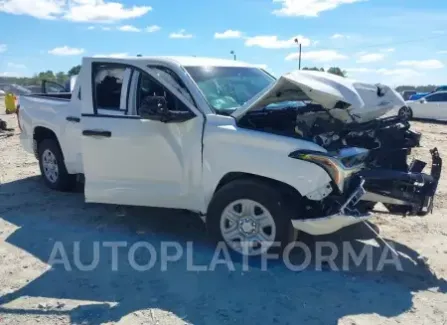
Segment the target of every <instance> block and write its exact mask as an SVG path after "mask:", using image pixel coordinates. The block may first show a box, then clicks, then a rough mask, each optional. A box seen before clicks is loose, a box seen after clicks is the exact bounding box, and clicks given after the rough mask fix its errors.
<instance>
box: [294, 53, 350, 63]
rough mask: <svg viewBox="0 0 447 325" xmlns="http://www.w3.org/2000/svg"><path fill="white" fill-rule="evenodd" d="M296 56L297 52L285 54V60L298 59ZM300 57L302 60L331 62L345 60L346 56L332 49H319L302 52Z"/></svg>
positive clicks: (297, 55)
mask: <svg viewBox="0 0 447 325" xmlns="http://www.w3.org/2000/svg"><path fill="white" fill-rule="evenodd" d="M298 58H299V54H298V53H291V54H289V55H287V56H286V60H287V61H292V60H298ZM301 58H302V59H303V60H309V61H314V62H331V61H337V60H345V59H347V58H348V57H347V56H346V55H343V54H340V53H338V52H337V51H334V50H321V51H306V52H303V53H302V55H301Z"/></svg>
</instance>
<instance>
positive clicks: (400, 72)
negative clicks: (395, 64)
mask: <svg viewBox="0 0 447 325" xmlns="http://www.w3.org/2000/svg"><path fill="white" fill-rule="evenodd" d="M376 72H377V73H378V74H382V75H384V76H400V77H404V76H406V77H408V76H412V77H413V76H419V75H421V73H420V72H418V71H416V70H413V69H385V68H382V69H378V70H376Z"/></svg>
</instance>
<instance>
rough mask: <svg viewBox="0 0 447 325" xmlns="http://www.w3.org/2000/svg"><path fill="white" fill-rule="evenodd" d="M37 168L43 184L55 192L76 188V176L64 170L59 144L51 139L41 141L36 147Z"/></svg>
mask: <svg viewBox="0 0 447 325" xmlns="http://www.w3.org/2000/svg"><path fill="white" fill-rule="evenodd" d="M38 157H39V167H40V172H41V174H42V177H43V180H44V182H45V184H46V185H47V186H48V187H49V188H51V189H53V190H57V191H70V190H72V189H73V188H74V187H75V186H76V175H70V174H69V173H68V172H67V169H66V168H65V162H64V158H63V156H62V152H61V149H60V148H59V144H58V143H57V142H56V141H55V140H53V139H46V140H43V141H42V142H41V143H39V145H38Z"/></svg>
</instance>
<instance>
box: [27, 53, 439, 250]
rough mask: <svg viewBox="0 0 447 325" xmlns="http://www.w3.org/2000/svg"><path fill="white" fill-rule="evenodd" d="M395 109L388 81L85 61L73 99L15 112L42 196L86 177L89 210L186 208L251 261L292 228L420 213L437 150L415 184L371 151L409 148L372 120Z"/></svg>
mask: <svg viewBox="0 0 447 325" xmlns="http://www.w3.org/2000/svg"><path fill="white" fill-rule="evenodd" d="M299 101H302V102H303V104H300V105H296V104H294V103H296V102H299ZM403 105H404V102H403V100H402V98H401V96H400V95H399V94H397V93H396V92H395V91H394V90H392V89H391V88H389V87H387V86H384V85H371V84H365V83H359V82H356V81H353V80H349V79H345V78H341V77H338V76H334V75H331V74H327V73H323V72H302V71H294V72H291V73H288V74H285V75H284V76H282V77H280V78H278V79H275V78H273V77H272V76H271V75H269V74H268V73H266V72H265V71H264V70H262V69H260V68H259V67H256V66H253V65H250V64H246V63H242V62H238V61H232V60H220V59H210V58H196V57H147V58H143V57H141V58H126V59H112V58H84V59H83V61H82V69H81V72H80V74H79V76H78V78H77V81H76V85H75V87H74V89H73V91H72V92H71V93H64V92H61V93H45V94H33V95H29V96H21V97H20V108H19V110H18V117H19V125H20V127H21V130H22V132H21V136H20V137H21V141H22V145H23V147H24V148H25V149H26V150H27V151H29V152H32V153H34V154H35V155H36V157H37V159H38V160H39V166H40V169H41V173H42V177H43V179H44V181H45V183H46V184H47V186H48V187H50V188H52V189H56V190H70V189H71V188H73V186H74V183H75V179H76V176H77V175H79V174H83V175H84V176H85V191H84V192H85V194H84V195H85V200H86V202H96V203H106V204H119V205H137V206H152V207H163V208H175V209H185V210H190V211H193V212H195V213H197V214H198V215H200V216H201V217H202V219H203V220H204V221H205V222H206V225H207V228H208V230H209V232H210V234H211V235H212V236H213V237H214V238H216V239H217V240H224V241H225V242H226V243H227V244H228V245H229V246H230V247H231V248H233V249H234V250H235V251H237V252H239V253H242V254H250V255H254V254H259V253H262V252H265V251H266V250H268V249H270V248H272V245H273V243H274V242H276V243H280V244H281V247H284V246H285V244H287V243H288V242H289V241H290V240H291V239H293V238H295V235H296V233H297V230H301V231H304V232H307V233H309V234H313V235H321V234H328V233H332V232H335V231H337V230H339V229H341V228H343V227H346V226H349V225H352V224H355V223H359V222H362V221H364V220H366V219H368V218H370V217H371V213H370V211H371V209H372V207H373V206H374V204H375V203H377V202H387V204H391V205H392V206H399V207H402V208H403V209H404V210H405V211H407V210H408V211H412V212H416V213H426V212H428V211H431V209H432V206H433V197H434V195H435V192H436V188H437V184H438V180H439V176H440V167H439V166H440V158H439V155H438V154H437V151H436V150H434V151H433V152H432V157H433V158H432V159H433V166H434V168H432V175H426V174H422V173H421V171H422V169H423V166H424V164H425V163H423V162H419V163H418V164H416V166H417V167H416V168H417V170H414V169H412V170H408V168H407V167H405V168H404V169H403V170H393V169H389V165H388V163H389V161H390V159H389V156H390V154H389V152H388V151H386V150H385V152H384V151H383V150H382V149H383V148H385V149H386V148H388V149H389V148H393V146H391V147H387V146H389V145H393V144H396V146H397V147H398V150H399V151H401V148H400V147H401V146H403V145H407V140H409V139H410V140H411V139H413V140H414V139H416V140H417V141H418V140H419V135H418V134H415V133H412V132H410V131H409V130H408V127H409V126H408V125H406V124H405V123H402V122H401V121H400V120H399V119H384V120H377V118H378V117H380V116H382V115H383V114H384V113H386V112H387V111H389V110H391V109H393V108H396V107H401V106H403ZM390 138H393V139H394V138H395V139H400V140H396V141H402V142H393V141H394V140H391V141H390ZM377 143H378V144H379V146H380V150H375V151H369V150H368V149H365V148H368V147H369V146H370V145H371V144H373V145H374V144H377ZM361 146H362V147H363V148H361ZM390 150H391V149H390ZM405 152H406V151H405ZM384 157H385V158H386V159H385V160H386V161H385V162H384V161H382V160H381V159H382V158H384ZM392 157H394V156H392ZM405 157H406V156H404V159H406V158H405ZM391 160H392V159H391ZM384 164H385V165H384ZM404 164H405V165H406V161H405V160H404ZM421 164H422V165H423V166H422V168H420V167H421ZM378 166H379V167H378ZM292 235H293V236H292Z"/></svg>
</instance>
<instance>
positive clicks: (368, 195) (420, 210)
mask: <svg viewBox="0 0 447 325" xmlns="http://www.w3.org/2000/svg"><path fill="white" fill-rule="evenodd" d="M430 153H431V156H432V167H431V173H430V175H428V174H424V173H421V171H422V170H423V168H424V167H425V163H423V162H421V161H415V163H414V164H413V167H412V170H411V171H409V172H401V171H396V170H381V169H374V170H365V171H361V172H359V173H357V174H356V175H355V176H353V179H352V180H351V184H352V185H351V186H350V190H349V191H350V193H351V194H350V195H349V197H347V199H345V200H344V203H343V204H341V205H340V207H339V208H338V212H337V213H332V214H329V215H327V216H321V217H310V218H300V219H292V225H293V227H294V228H295V229H297V230H301V231H304V232H306V233H309V234H311V235H325V234H330V233H333V232H336V231H338V230H340V229H342V228H344V227H347V226H350V225H353V224H356V223H359V222H362V221H365V220H367V219H369V218H371V216H372V214H371V213H370V212H367V211H366V212H365V209H363V208H361V202H360V201H369V202H382V203H388V204H394V205H400V206H402V207H404V208H405V209H406V211H405V212H406V213H412V214H418V215H421V214H426V213H429V212H432V210H433V201H434V197H435V194H436V190H437V187H438V183H439V180H440V178H441V169H442V158H441V157H440V155H439V152H438V150H437V148H434V149H432V150H430ZM352 188H354V189H352ZM359 203H360V204H359ZM406 213H405V214H406Z"/></svg>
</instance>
